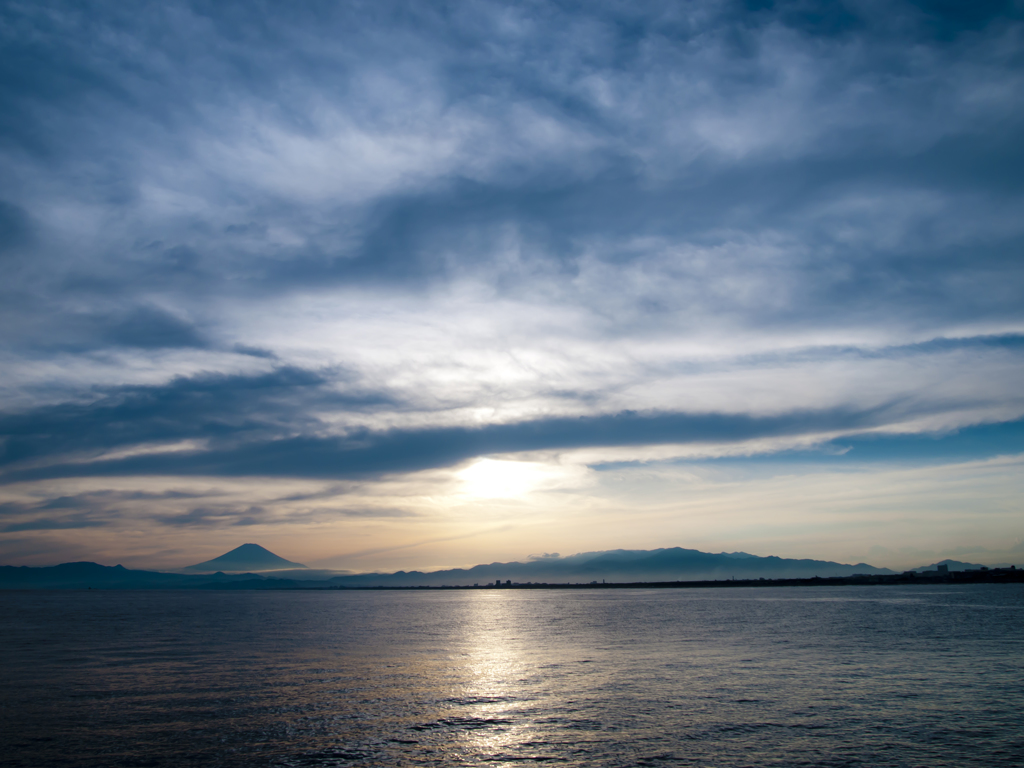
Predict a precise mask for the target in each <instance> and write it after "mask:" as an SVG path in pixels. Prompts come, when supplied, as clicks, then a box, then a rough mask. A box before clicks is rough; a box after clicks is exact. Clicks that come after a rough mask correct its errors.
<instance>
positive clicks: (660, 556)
mask: <svg viewBox="0 0 1024 768" xmlns="http://www.w3.org/2000/svg"><path fill="white" fill-rule="evenodd" d="M964 565H966V564H964ZM214 569H217V570H218V572H217V573H212V574H211V573H209V571H211V570H214ZM188 570H190V571H193V572H196V573H188V574H183V573H159V572H156V571H133V570H129V569H127V568H124V567H123V566H120V565H116V566H113V567H109V566H104V565H98V564H96V563H64V564H63V565H56V566H52V567H46V568H30V567H28V566H21V567H14V566H9V565H8V566H0V589H86V588H93V589H294V588H297V587H307V588H315V587H330V586H335V587H376V586H388V587H417V586H445V585H449V586H471V585H473V584H480V585H481V586H483V585H485V584H488V583H493V582H494V581H496V580H500V581H501V582H502V583H505V582H506V581H512V582H515V583H527V582H532V583H535V584H536V583H548V584H567V583H569V584H581V583H582V584H587V583H590V582H591V581H598V582H599V581H602V580H604V581H607V582H608V583H636V582H655V581H704V580H708V581H714V580H718V581H725V580H728V579H758V578H764V579H801V578H802V579H806V578H813V577H815V576H820V577H821V578H827V577H829V576H852V575H854V574H875V575H883V574H892V573H893V571H890V570H888V569H886V568H875V567H874V566H871V565H867V564H865V563H859V564H857V565H846V564H844V563H833V562H829V561H827V560H788V559H784V558H780V557H758V556H757V555H748V554H746V553H744V552H733V553H725V552H722V553H719V554H712V553H710V552H700V551H699V550H696V549H682V548H680V547H673V548H671V549H654V550H624V549H617V550H611V551H607V552H585V553H581V554H576V555H571V556H568V557H558V556H546V557H544V558H541V559H538V560H531V561H527V562H525V563H519V562H512V563H490V564H489V565H477V566H474V567H472V568H455V569H451V570H446V571H434V572H432V573H421V572H419V571H410V572H405V571H399V572H397V573H363V574H345V575H338V576H333V577H332V578H325V577H327V576H329V574H328V573H325V572H324V571H315V570H312V569H308V568H306V566H304V565H300V564H298V563H292V562H289V561H288V560H285V559H284V558H282V557H278V556H277V555H275V554H274V553H273V552H269V551H267V550H266V549H264V548H263V547H261V546H259V545H256V544H244V545H242V546H241V547H238V548H237V549H234V550H232V551H231V552H228V553H227V554H225V555H222V556H221V557H218V558H215V559H214V560H209V561H207V562H205V563H198V564H196V565H193V566H190V567H189V569H188ZM950 570H954V569H953V568H950ZM240 571H247V572H246V573H239V572H240ZM268 571H274V573H273V574H272V575H267V572H268ZM198 572H205V573H198ZM225 572H228V573H225ZM259 572H262V574H261V573H259Z"/></svg>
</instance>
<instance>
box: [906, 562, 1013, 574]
mask: <svg viewBox="0 0 1024 768" xmlns="http://www.w3.org/2000/svg"><path fill="white" fill-rule="evenodd" d="M940 565H944V566H946V568H948V569H949V570H951V571H980V570H981V569H982V568H1009V567H1010V563H999V564H997V565H978V564H977V563H962V562H960V561H959V560H939V562H937V563H932V564H931V565H922V566H921V567H920V568H912V569H911V570H913V571H915V572H917V573H923V572H925V571H934V570H936V569H937V568H938V566H940Z"/></svg>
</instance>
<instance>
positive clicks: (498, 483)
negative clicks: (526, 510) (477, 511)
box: [456, 459, 551, 499]
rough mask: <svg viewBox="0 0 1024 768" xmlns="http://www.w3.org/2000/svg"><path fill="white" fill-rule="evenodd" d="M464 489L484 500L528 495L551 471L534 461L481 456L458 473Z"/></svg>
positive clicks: (548, 478) (463, 490) (541, 483)
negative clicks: (484, 457) (505, 459)
mask: <svg viewBox="0 0 1024 768" xmlns="http://www.w3.org/2000/svg"><path fill="white" fill-rule="evenodd" d="M456 474H457V476H458V478H459V480H461V481H462V492H463V493H465V494H468V495H470V496H476V497H477V498H481V499H511V498H515V497H517V496H525V495H526V494H528V493H530V491H533V490H535V489H537V488H539V487H540V486H541V485H543V484H545V482H546V481H548V480H550V474H551V473H550V471H549V470H548V469H547V468H546V467H545V466H544V465H543V464H537V463H535V462H531V461H504V460H501V459H479V460H478V461H476V462H474V463H473V464H472V465H471V466H469V467H467V468H466V469H463V470H462V471H460V472H458V473H456Z"/></svg>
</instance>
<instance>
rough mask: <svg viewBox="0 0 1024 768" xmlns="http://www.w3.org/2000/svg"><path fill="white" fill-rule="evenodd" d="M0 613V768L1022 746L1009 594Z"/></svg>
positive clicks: (504, 597) (762, 593)
mask: <svg viewBox="0 0 1024 768" xmlns="http://www.w3.org/2000/svg"><path fill="white" fill-rule="evenodd" d="M0 607H2V608H3V610H4V615H5V616H6V617H7V620H6V626H5V630H6V631H5V634H4V636H3V639H2V640H0V650H2V651H3V655H4V659H5V664H4V672H3V679H2V681H0V682H2V683H3V687H2V691H3V692H2V693H0V705H2V706H0V722H2V725H3V734H5V735H4V740H5V741H6V742H8V743H7V745H6V749H5V750H4V752H5V755H6V758H7V761H8V763H9V764H10V765H12V766H49V765H61V766H67V765H82V766H100V765H104V766H105V765H110V766H137V765H154V766H162V765H168V766H170V765H197V766H198V765H211V766H214V765H215V766H235V765H239V766H241V765H246V766H249V765H256V766H259V765H267V766H282V767H283V766H390V765H403V766H404V765H423V766H441V765H456V766H459V765H461V766H477V765H492V766H493V765H499V766H500V765H522V764H523V763H531V762H540V761H545V762H553V763H556V764H560V765H571V766H592V765H598V766H632V765H695V766H701V765H708V766H711V765H714V766H726V767H732V766H742V765H759V766H762V765H772V766H775V765H778V766H783V765H785V766H790V765H814V766H853V765H865V766H867V765H871V766H907V767H908V768H909V767H910V766H921V765H928V766H999V765H1018V764H1020V763H1021V761H1022V758H1024V735H1022V734H1024V727H1022V726H1024V720H1022V717H1021V712H1022V710H1024V707H1022V705H1024V693H1022V691H1021V686H1020V685H1019V674H1020V671H1021V663H1020V659H1021V658H1024V653H1022V652H1024V641H1022V639H1021V632H1020V618H1021V615H1022V614H1021V611H1022V609H1024V590H1021V589H1020V588H1019V587H1015V586H1006V587H1004V586H976V587H970V588H953V587H916V588H898V587H876V588H872V587H867V588H856V587H843V588H816V589H814V590H813V591H809V590H800V589H788V590H787V589H781V588H763V589H728V590H630V591H611V590H609V591H603V590H595V591H580V592H565V591H536V592H531V591H515V590H500V591H499V590H491V591H484V590H480V591H459V592H441V591H432V592H425V591H420V592H302V593H254V592H245V593H198V592H150V593H143V592H131V593H124V592H122V593H116V592H90V593H56V592H48V593H25V592H22V593H14V592H8V593H0ZM8 662H9V663H8Z"/></svg>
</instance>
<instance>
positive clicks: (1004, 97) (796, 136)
mask: <svg viewBox="0 0 1024 768" xmlns="http://www.w3.org/2000/svg"><path fill="white" fill-rule="evenodd" d="M1022 136H1024V3H1022V2H1020V1H1017V2H988V1H985V0H979V1H978V2H973V3H957V2H952V1H947V0H930V1H928V2H902V1H901V0H885V2H881V0H879V1H878V2H875V1H874V0H863V1H861V0H851V1H849V2H846V1H843V2H838V1H837V2H833V1H831V0H829V1H827V2H815V1H813V0H806V1H803V2H800V1H798V2H791V3H782V2H780V3H773V2H755V1H752V2H747V3H740V2H705V1H704V0H694V1H693V2H639V3H636V2H617V1H616V2H611V1H607V0H591V1H588V2H568V1H566V2H543V1H537V2H515V3H512V2H504V3H502V2H488V1H486V0H479V1H473V2H469V1H467V2H439V3H421V2H412V1H409V2H389V1H388V0H374V1H373V2H357V1H356V0H352V1H351V2H306V3H298V4H296V3H285V2H258V1H256V0H247V1H246V2H233V1H231V0H216V1H215V2H214V1H212V0H211V1H210V2H198V1H196V2H182V1H181V0H161V1H160V2H145V1H144V0H140V2H135V3H130V4H126V3H120V2H89V1H82V2H56V1H52V0H32V1H31V2H29V1H27V0H0V270H2V271H0V274H2V275H3V280H2V281H0V331H2V333H0V563H3V564H9V565H52V564H55V563H59V562H67V561H74V560H92V561H96V562H101V563H104V564H107V565H113V564H115V563H123V564H124V565H126V566H127V567H134V568H153V569H172V568H178V567H183V566H186V565H189V564H191V563H196V562H199V561H203V560H207V559H210V558H212V557H215V556H217V555H219V554H221V553H223V552H225V551H227V550H229V549H232V548H234V547H236V546H238V545H239V544H242V543H243V542H255V543H259V544H261V545H263V546H265V547H267V548H268V549H271V550H272V551H274V552H276V553H277V554H279V555H281V556H282V557H285V558H287V559H289V560H292V561H298V562H302V563H305V564H307V565H310V566H314V567H321V568H333V569H339V570H348V571H356V572H363V571H373V570H398V569H405V570H409V569H413V568H415V569H421V570H422V569H436V568H447V567H453V566H463V565H473V564H476V563H482V562H494V561H510V560H525V559H527V558H531V557H543V556H545V555H551V554H553V553H556V552H557V553H561V554H562V555H568V554H573V553H577V552H586V551H596V550H608V549H618V548H625V549H653V548H658V547H672V546H681V547H687V548H692V549H701V550H705V551H712V552H719V551H728V552H732V551H745V552H750V553H752V554H758V555H778V556H781V557H810V558H817V559H828V560H837V561H841V562H850V563H857V562H868V563H871V564H873V565H876V566H884V567H890V568H897V569H901V568H909V567H913V566H920V565H924V564H929V563H932V562H935V561H937V560H939V559H943V558H947V557H951V558H954V559H958V560H965V561H968V562H977V563H986V564H995V563H1003V562H1009V563H1017V564H1021V563H1022V562H1024V472H1022V469H1024V386H1022V382H1024V141H1022V140H1021V137H1022Z"/></svg>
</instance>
